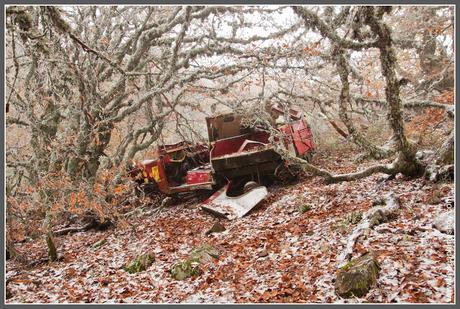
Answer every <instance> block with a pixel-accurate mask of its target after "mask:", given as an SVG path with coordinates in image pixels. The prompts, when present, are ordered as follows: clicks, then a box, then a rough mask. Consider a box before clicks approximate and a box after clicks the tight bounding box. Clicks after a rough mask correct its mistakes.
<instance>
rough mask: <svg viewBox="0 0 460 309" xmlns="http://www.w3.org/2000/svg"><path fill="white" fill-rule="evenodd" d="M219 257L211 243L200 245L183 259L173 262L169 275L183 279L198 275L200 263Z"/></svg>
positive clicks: (199, 273)
mask: <svg viewBox="0 0 460 309" xmlns="http://www.w3.org/2000/svg"><path fill="white" fill-rule="evenodd" d="M218 257H219V252H218V251H217V249H216V248H214V247H213V246H211V245H207V244H205V245H201V246H198V247H196V248H194V249H193V250H192V252H190V254H189V256H188V258H187V259H186V260H184V261H181V262H179V263H176V264H174V265H173V266H172V267H171V270H170V273H171V276H172V277H173V278H175V279H177V280H184V279H186V278H189V277H193V276H199V275H201V273H202V270H201V268H200V264H202V263H205V262H210V261H212V260H213V259H217V258H218Z"/></svg>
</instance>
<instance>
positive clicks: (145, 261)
mask: <svg viewBox="0 0 460 309" xmlns="http://www.w3.org/2000/svg"><path fill="white" fill-rule="evenodd" d="M154 261H155V257H154V255H153V254H151V253H146V254H142V255H139V256H138V257H136V258H135V259H134V260H133V261H132V262H131V263H130V264H129V265H128V266H126V267H125V270H126V271H127V272H129V273H130V274H134V273H138V272H141V271H145V270H147V268H149V267H150V266H151V265H152V264H153V262H154Z"/></svg>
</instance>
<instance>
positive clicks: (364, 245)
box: [6, 151, 455, 303]
mask: <svg viewBox="0 0 460 309" xmlns="http://www.w3.org/2000/svg"><path fill="white" fill-rule="evenodd" d="M352 153H353V152H352V151H349V152H341V153H335V154H334V153H332V154H327V155H326V154H325V153H322V154H319V155H318V156H317V157H316V158H315V163H316V164H318V165H319V166H321V167H324V168H328V169H330V170H332V171H334V172H336V173H338V172H350V171H354V170H356V169H357V168H358V167H357V165H356V163H354V161H353V160H352ZM367 164H368V165H370V164H373V163H371V162H369V163H363V164H361V165H360V166H359V168H364V167H365V165H367ZM386 178H387V177H386V176H385V175H383V174H376V175H373V176H371V177H368V178H366V179H363V180H359V181H354V182H344V183H339V184H329V185H326V184H324V183H323V182H322V181H321V179H320V178H318V177H312V178H306V179H303V180H302V181H300V182H298V183H296V184H293V185H289V186H284V187H281V186H273V187H270V188H269V191H270V196H269V197H268V198H267V199H266V200H265V201H264V202H262V203H261V204H260V206H258V207H257V209H254V210H253V211H251V212H250V213H249V214H248V215H246V216H245V217H243V218H241V219H236V220H233V221H228V220H224V219H217V218H216V217H214V216H213V215H211V214H209V213H207V212H204V211H203V210H201V209H200V207H199V204H200V201H199V200H197V199H192V200H189V201H187V202H184V203H181V204H178V205H174V206H170V207H167V208H165V209H164V210H163V211H162V212H161V213H159V214H158V215H157V216H155V217H153V216H146V215H144V216H138V217H133V218H131V219H129V223H130V225H131V228H111V229H109V230H107V231H87V232H81V233H75V234H69V235H65V236H60V237H57V239H56V242H57V245H58V252H60V253H61V255H62V259H61V260H60V261H57V262H53V263H43V264H39V265H36V266H33V267H30V268H24V267H23V266H22V265H21V264H19V263H18V262H14V261H7V263H6V279H7V281H8V284H7V289H8V291H9V292H10V293H11V298H9V299H7V302H8V303H67V302H70V303H73V302H93V303H258V302H264V303H266V302H268V303H276V302H284V303H291V302H295V303H299V302H300V303H315V302H317V303H343V302H352V303H355V302H372V303H374V302H378V303H381V302H384V303H387V302H396V303H414V302H416V303H426V302H430V303H432V302H435V303H452V302H454V275H455V269H454V238H455V236H454V235H447V234H443V233H441V232H439V231H438V230H436V229H435V228H433V221H434V218H435V217H436V216H437V215H438V214H440V213H443V212H445V211H447V210H449V209H451V207H453V204H452V201H453V196H454V184H453V183H452V182H446V183H439V184H434V183H431V182H428V181H426V180H424V179H422V178H420V179H404V178H403V177H401V176H397V177H396V178H395V179H393V180H387V181H384V180H385V179H386ZM389 192H394V193H395V195H396V196H397V197H399V199H400V201H401V208H400V209H399V210H398V212H397V214H396V216H395V217H394V218H392V220H390V221H387V222H385V223H382V224H380V225H378V226H376V227H374V228H373V229H372V230H370V232H369V233H368V234H367V235H366V236H365V237H361V238H359V239H358V241H357V243H356V245H355V247H354V253H353V256H354V257H356V256H359V255H361V254H362V253H364V252H367V251H369V250H372V251H374V252H375V253H376V255H377V258H378V260H379V262H380V267H381V270H380V275H379V278H378V281H377V285H376V286H375V287H374V288H372V289H371V290H370V292H369V293H368V294H367V295H366V296H365V297H363V298H361V299H358V298H352V299H343V298H340V297H339V296H337V294H336V293H335V288H334V281H335V272H336V270H337V267H338V266H339V265H338V260H337V258H338V256H339V255H340V254H341V252H343V250H344V249H345V244H346V241H347V238H348V236H349V235H350V233H351V231H352V229H353V224H352V223H349V222H348V221H346V217H347V215H348V214H350V213H353V212H365V211H367V210H368V209H370V208H371V207H372V205H373V202H374V201H375V200H377V199H379V198H381V197H383V196H385V195H386V194H387V193H389ZM446 198H450V200H451V201H450V202H449V201H448V200H447V199H446ZM306 204H308V205H310V206H311V209H310V210H308V211H305V212H303V213H302V212H301V211H299V207H300V206H302V205H306ZM217 221H220V223H221V224H223V225H224V226H225V228H226V230H225V231H224V232H221V233H213V234H210V235H206V234H205V232H206V231H207V230H208V229H209V228H211V227H212V225H213V224H214V223H215V222H217ZM101 239H106V241H107V243H106V244H105V245H103V246H101V247H100V248H98V249H93V248H92V245H93V244H94V243H96V242H97V241H99V240H101ZM203 244H210V245H212V246H214V247H215V248H217V249H218V251H219V256H218V258H217V259H215V260H214V261H211V262H209V263H206V264H204V265H202V270H203V273H202V274H201V275H199V276H195V277H191V278H187V279H185V280H181V281H180V280H175V279H174V278H172V276H171V274H170V269H171V266H172V265H174V263H176V262H178V261H180V260H182V259H184V258H186V257H187V255H188V254H189V253H190V251H191V250H192V249H193V248H195V247H196V246H199V245H203ZM17 249H18V250H19V251H20V252H26V253H28V257H29V259H31V260H33V259H40V258H43V257H46V247H45V244H44V242H43V241H42V240H40V239H37V240H34V241H27V242H23V243H21V244H17ZM146 252H152V253H153V254H154V256H155V261H154V263H153V264H152V265H151V266H150V267H149V268H148V269H147V270H145V271H142V272H138V273H134V274H129V273H128V272H126V271H125V270H124V269H123V266H124V265H125V264H126V263H128V262H129V261H131V260H132V259H133V258H134V257H136V256H138V255H139V254H142V253H146Z"/></svg>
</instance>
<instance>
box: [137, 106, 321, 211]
mask: <svg viewBox="0 0 460 309" xmlns="http://www.w3.org/2000/svg"><path fill="white" fill-rule="evenodd" d="M287 114H288V117H286V115H285V112H284V110H283V109H281V108H280V107H279V106H277V105H274V106H272V108H271V116H272V120H273V124H274V125H275V126H276V136H272V134H270V133H269V131H268V130H266V129H264V128H263V127H256V126H247V125H244V124H243V121H242V120H243V116H242V115H240V114H237V113H228V114H221V115H217V116H214V117H207V118H206V124H207V131H208V139H209V143H208V144H202V143H198V144H192V143H189V142H186V141H183V142H180V143H177V144H173V145H161V146H159V147H158V148H157V150H156V155H155V158H153V159H149V160H144V161H142V162H136V164H135V167H134V168H133V169H132V170H131V171H130V176H131V177H132V178H134V179H135V180H136V181H137V182H138V183H139V185H140V186H142V187H144V188H145V189H146V190H145V191H146V192H155V191H157V192H161V193H163V194H166V195H172V196H177V195H180V194H184V193H186V192H196V191H201V190H208V191H216V190H217V191H216V192H215V193H214V194H213V195H212V196H211V197H209V198H208V199H207V200H205V201H204V202H203V203H202V208H203V209H204V210H207V211H210V212H212V213H214V214H216V215H220V216H224V217H226V218H228V219H234V218H238V217H242V216H244V215H245V214H246V213H248V212H249V211H250V210H251V209H252V208H253V207H254V206H255V205H257V204H258V203H259V202H260V201H261V200H263V199H264V198H265V197H266V196H267V195H268V191H267V189H266V187H265V186H262V185H261V184H262V183H263V180H264V179H267V178H270V177H273V176H275V177H281V175H282V174H283V173H286V172H287V173H290V169H289V166H288V164H287V162H285V161H284V160H283V158H282V157H281V155H280V154H278V153H277V152H276V150H275V145H274V144H273V143H272V142H271V141H272V140H273V141H275V142H277V143H279V144H281V145H282V146H283V147H285V148H286V150H287V151H289V152H291V153H292V154H293V155H295V156H297V157H301V158H304V159H306V160H308V161H310V160H311V159H312V155H313V152H314V149H315V144H314V141H313V135H312V132H311V129H310V126H309V124H308V123H307V121H306V120H305V117H304V116H303V114H302V113H301V112H299V111H296V110H293V109H290V110H289V111H288V113H287ZM286 118H287V119H288V121H284V119H286Z"/></svg>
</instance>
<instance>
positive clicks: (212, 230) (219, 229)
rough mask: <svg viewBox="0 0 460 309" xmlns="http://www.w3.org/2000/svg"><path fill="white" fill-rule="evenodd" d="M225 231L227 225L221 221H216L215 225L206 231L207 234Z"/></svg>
mask: <svg viewBox="0 0 460 309" xmlns="http://www.w3.org/2000/svg"><path fill="white" fill-rule="evenodd" d="M223 231H225V226H223V225H222V224H221V223H220V222H216V223H214V225H213V226H212V227H211V228H210V229H209V230H207V231H206V233H205V234H206V235H209V234H212V233H220V232H223Z"/></svg>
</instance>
